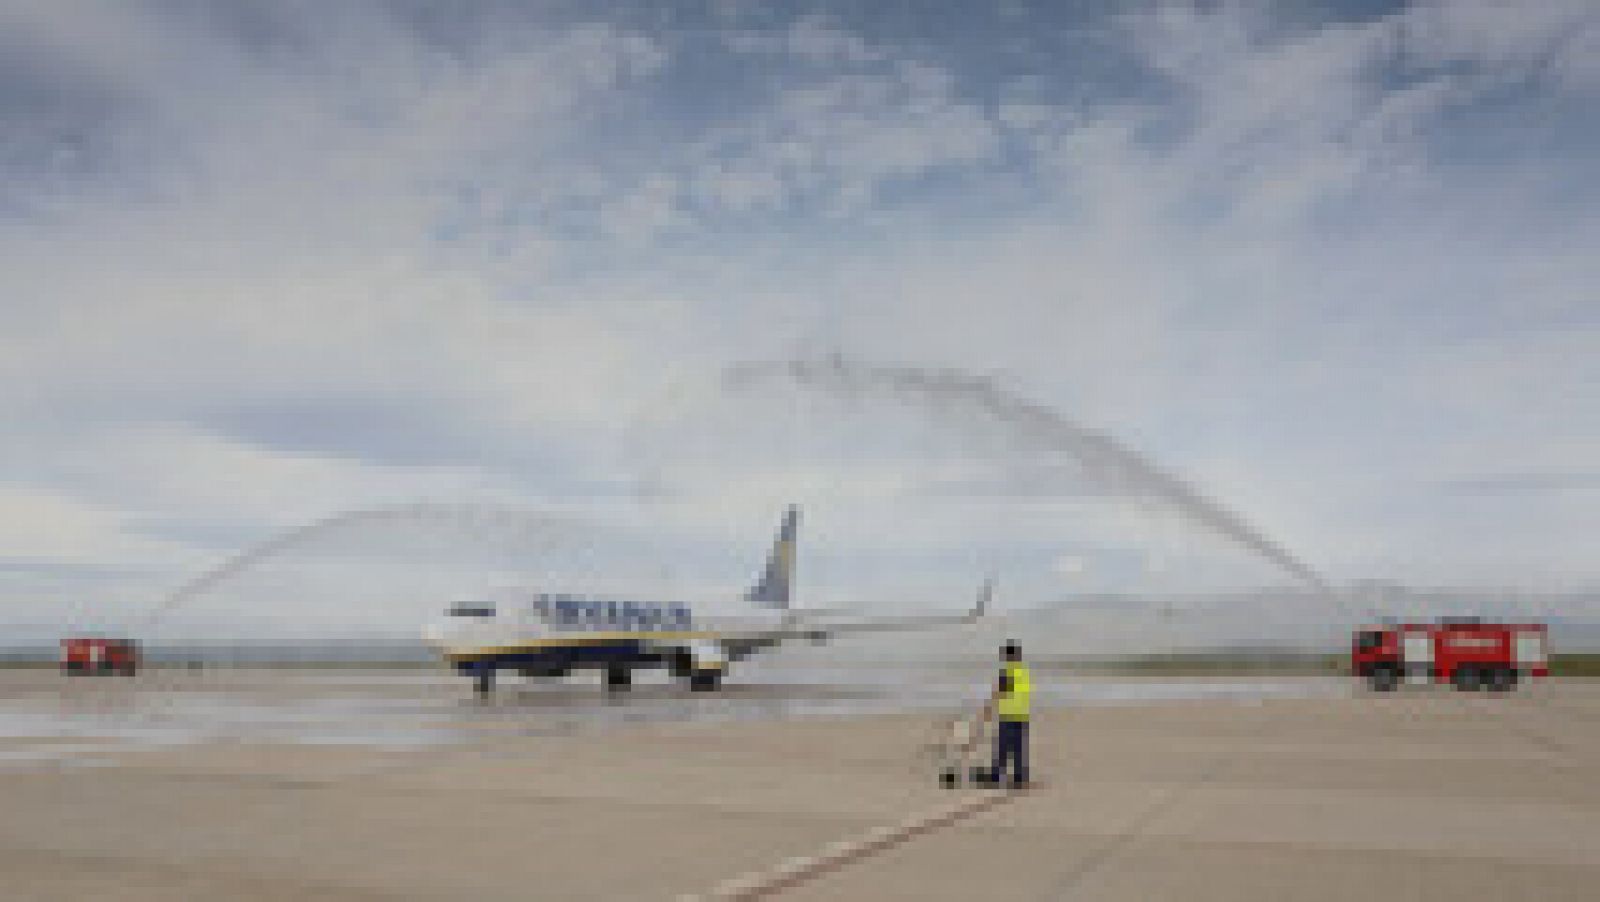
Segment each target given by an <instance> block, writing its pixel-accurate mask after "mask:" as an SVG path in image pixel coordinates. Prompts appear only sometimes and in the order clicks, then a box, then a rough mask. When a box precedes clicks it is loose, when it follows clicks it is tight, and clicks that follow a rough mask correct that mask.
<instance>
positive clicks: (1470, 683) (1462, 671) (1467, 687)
mask: <svg viewBox="0 0 1600 902" xmlns="http://www.w3.org/2000/svg"><path fill="white" fill-rule="evenodd" d="M1450 682H1452V683H1454V684H1455V687H1456V688H1457V689H1459V690H1461V691H1462V692H1476V691H1477V690H1479V689H1482V688H1483V675H1482V674H1480V673H1479V672H1478V668H1476V667H1457V668H1456V672H1455V673H1453V674H1451V675H1450Z"/></svg>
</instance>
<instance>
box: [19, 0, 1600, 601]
mask: <svg viewBox="0 0 1600 902" xmlns="http://www.w3.org/2000/svg"><path fill="white" fill-rule="evenodd" d="M1597 101H1600V7H1596V6H1595V5H1594V4H1593V3H1590V2H1585V0H1572V2H1567V0H1544V2H1540V3H1533V4H1501V3H1491V2H1478V0H1455V2H1417V3H1378V2H1360V3H1337V2H1280V3H1228V2H1208V3H1200V4H1194V5H1190V4H1167V3H1148V4H1141V3H1111V2H1103V3H1102V2H1082V3H1072V4H1064V3H1024V2H1009V3H997V4H993V5H991V4H933V3H918V2H883V3H872V4H858V3H755V2H720V3H718V2H706V3H644V4H638V5H633V4H600V3H556V2H552V3H494V2H486V3H479V4H460V3H430V2H389V3H384V2H345V3H338V4H324V3H313V2H250V0H236V2H227V3H206V2H165V3H163V2H152V3H98V2H91V0H84V2H75V3H70V4H63V3H57V2H46V0H39V2H23V0H0V273H4V281H3V283H0V286H3V294H0V379H3V380H4V382H5V384H6V386H7V389H6V390H5V391H4V392H0V622H6V621H8V620H9V621H11V622H14V623H35V624H40V623H53V622H59V621H60V620H62V619H70V618H74V617H76V618H89V619H94V618H96V617H102V616H104V612H106V611H113V612H122V613H127V612H132V611H137V610H142V609H144V608H148V607H150V606H152V605H156V604H158V603H159V602H160V600H161V599H163V598H165V597H167V596H168V594H169V593H171V592H173V591H174V590H176V589H177V588H178V587H180V586H182V585H183V584H184V583H185V582H186V581H189V580H192V579H194V578H196V577H197V576H199V575H200V574H203V573H205V572H206V571H207V570H208V569H209V568H212V567H215V566H216V565H218V564H219V563H220V562H222V561H225V560H226V559H228V558H229V557H230V556H231V555H235V554H238V553H240V552H241V551H244V550H245V549H248V548H249V547H251V546H252V545H254V544H256V543H259V542H263V541H267V540H270V539H272V538H273V537H274V536H278V535H281V534H282V533H284V532H285V531H289V530H295V529H300V528H303V527H304V526H305V525H306V524H308V523H314V522H316V521H318V520H319V519H321V518H327V517H337V516H338V515H339V514H340V512H347V511H351V510H374V509H384V510H391V511H392V510H394V509H396V508H407V506H409V508H408V509H409V510H411V511H412V512H413V514H415V516H414V517H412V520H411V521H406V518H405V516H404V515H396V516H387V517H384V516H376V517H371V518H367V519H365V520H363V519H362V518H360V517H357V518H355V519H356V521H357V527H358V528H351V527H350V526H349V523H350V520H349V518H346V520H343V521H338V522H339V523H341V524H343V525H337V526H336V527H334V528H330V529H326V530H322V531H321V532H318V531H316V530H313V531H312V539H313V540H314V541H310V542H307V543H306V544H305V545H304V546H301V547H299V549H298V553H299V555H300V556H299V557H296V556H295V555H294V554H290V555H287V556H285V557H284V558H283V559H282V560H280V561H278V563H277V565H276V566H278V568H279V571H281V572H279V574H278V576H276V577H273V578H270V579H269V578H267V577H266V576H261V577H260V578H259V579H257V580H256V583H257V584H256V585H255V586H254V588H251V589H248V590H246V589H245V588H243V587H238V588H235V589H230V588H229V587H227V586H222V587H220V588H219V589H218V594H219V595H227V594H228V592H229V591H234V592H235V593H236V594H237V596H238V597H239V598H241V599H243V598H249V599H251V602H250V603H251V604H258V603H259V600H260V599H263V598H270V599H271V600H272V601H273V605H272V606H271V610H274V611H285V610H303V609H305V607H306V606H307V605H312V604H313V602H309V601H303V599H308V598H312V597H316V598H317V599H319V600H317V601H316V602H315V603H314V604H315V605H316V606H319V607H322V608H326V607H327V606H329V605H330V604H337V602H336V601H329V598H335V599H336V598H337V597H338V596H339V591H342V590H338V591H335V590H330V589H329V587H330V586H334V585H340V586H350V585H359V586H363V587H365V588H366V590H367V591H368V593H369V594H371V593H374V592H378V590H377V589H374V588H373V587H375V586H381V587H383V589H382V592H397V591H398V589H397V587H406V588H410V589H413V590H416V591H419V592H422V593H423V594H427V595H429V596H430V597H433V595H434V594H435V593H439V594H444V593H453V592H456V591H457V590H462V591H475V590H476V589H477V588H479V587H481V586H484V585H487V584H489V583H491V582H497V581H498V582H516V581H519V580H525V579H526V578H527V577H528V576H529V574H534V575H538V574H540V573H543V574H545V575H546V576H549V575H550V574H555V573H557V572H558V571H562V570H565V571H571V572H578V571H581V573H579V575H582V576H586V577H587V578H589V579H590V580H591V581H592V580H594V579H599V578H600V577H602V576H606V575H614V574H616V573H618V572H622V571H627V572H628V573H630V574H631V575H632V577H637V579H634V582H633V583H628V585H630V586H632V585H634V584H635V583H638V582H639V581H642V580H645V579H646V578H647V577H650V576H652V575H654V576H657V577H659V576H662V575H663V574H665V575H666V576H667V577H668V581H669V582H673V581H675V582H676V583H677V584H678V587H679V588H685V587H689V586H691V585H692V586H695V587H701V586H716V587H730V588H732V587H736V585H737V584H738V583H739V582H740V581H742V580H744V579H745V578H746V577H747V576H749V575H750V574H753V572H754V570H755V569H756V566H757V563H758V560H759V556H760V554H761V551H762V549H763V547H764V544H765V542H766V540H767V536H768V535H769V533H770V530H771V529H772V528H773V527H774V526H775V524H776V521H777V519H778V513H779V510H780V508H781V506H782V505H783V504H785V503H789V502H800V503H803V504H804V505H805V508H806V517H807V521H806V522H807V529H808V532H807V533H806V535H807V536H808V538H809V541H811V542H812V544H811V545H810V546H807V547H808V548H809V549H810V553H811V554H812V557H811V558H809V559H807V558H802V560H803V561H806V560H809V562H810V564H809V565H810V566H811V569H810V570H809V571H806V572H807V575H808V576H809V578H810V579H811V580H812V585H813V586H815V587H817V588H818V590H819V591H818V592H817V594H818V595H820V596H827V597H842V598H848V599H853V600H863V599H873V598H879V597H888V596H896V597H906V598H913V597H914V598H924V597H934V596H936V597H937V598H938V599H939V600H940V601H941V602H942V601H944V600H945V599H948V600H949V603H951V604H959V603H962V602H963V600H964V599H965V597H966V596H967V593H968V592H969V588H970V586H972V585H975V584H976V582H977V580H978V579H979V578H980V577H981V573H982V572H984V571H996V572H998V573H1000V574H1001V575H1002V578H1003V579H1005V578H1010V579H1011V581H1012V585H1014V586H1018V587H1021V588H1020V589H1019V590H1018V593H1017V594H1018V596H1019V597H1022V598H1024V599H1031V600H1047V599H1051V598H1056V597H1062V596H1070V595H1071V594H1073V593H1075V592H1089V591H1143V592H1168V593H1171V592H1183V591H1187V590H1201V589H1205V590H1217V589H1224V588H1228V587H1258V586H1263V585H1274V584H1281V585H1292V584H1294V583H1295V580H1294V578H1293V577H1291V576H1290V575H1288V574H1287V573H1285V572H1284V571H1283V570H1282V569H1281V568H1279V567H1277V566H1274V565H1272V564H1271V563H1270V562H1268V561H1266V560H1264V559H1263V558H1261V557H1260V556H1259V555H1257V554H1254V553H1252V552H1250V551H1249V550H1248V549H1245V548H1243V547H1241V546H1240V544H1239V543H1238V542H1235V541H1231V540H1229V539H1228V538H1227V537H1225V536H1220V535H1218V534H1217V532H1216V530H1215V529H1213V528H1210V527H1208V526H1207V524H1206V523H1204V522H1200V521H1199V520H1197V519H1196V518H1195V517H1194V516H1193V515H1192V514H1188V513H1185V512H1183V511H1182V510H1178V509H1175V508H1174V507H1173V506H1172V505H1170V504H1168V503H1166V502H1167V501H1169V500H1170V499H1164V498H1163V497H1161V496H1160V493H1155V494H1151V493H1150V492H1148V491H1144V490H1142V489H1139V488H1138V487H1137V486H1131V485H1130V484H1128V482H1127V481H1126V480H1119V479H1117V478H1115V474H1111V476H1110V477H1108V476H1107V474H1106V473H1105V472H1100V471H1097V470H1096V469H1095V467H1094V466H1091V465H1087V464H1086V463H1085V461H1084V460H1082V459H1081V458H1080V457H1075V456H1074V455H1073V454H1072V453H1071V452H1070V449H1066V448H1063V447H1057V446H1056V445H1053V444H1052V441H1053V439H1050V438H1049V437H1048V436H1045V437H1043V438H1041V437H1040V434H1033V435H1031V437H1030V435H1029V434H1025V433H1026V430H1025V429H1022V427H1019V426H1018V425H1017V424H1016V423H1015V422H1006V421H1002V420H1001V419H996V418H995V417H994V416H991V415H989V414H985V413H984V412H983V411H979V410H975V409H973V408H972V406H971V405H970V404H967V403H965V402H962V401H959V400H954V401H952V400H950V399H948V398H941V397H937V396H935V395H937V393H934V394H933V395H930V394H928V393H926V392H924V393H921V394H916V395H915V396H910V395H907V394H906V393H905V392H897V391H894V390H890V389H884V390H882V391H878V390H865V391H856V390H852V391H848V392H847V391H840V390H838V389H837V386H834V387H832V388H830V387H828V386H821V387H818V386H817V385H803V384H800V382H799V381H797V380H794V379H788V378H785V377H783V376H782V373H783V372H784V370H783V367H781V366H779V367H776V368H769V370H768V371H767V372H769V373H776V374H777V375H771V376H769V377H768V378H766V379H765V380H764V381H762V382H760V384H756V385H753V386H752V385H748V384H743V385H737V386H735V385H731V384H730V383H729V381H728V379H727V378H726V374H727V371H728V368H729V367H735V366H737V365H739V364H744V363H751V362H755V363H761V362H768V363H771V362H777V363H780V364H781V363H782V362H785V361H795V360H799V361H813V362H815V361H831V362H832V364H830V365H835V366H836V369H837V368H843V369H846V370H848V371H850V372H853V373H855V374H857V375H861V374H864V373H874V372H876V373H882V372H885V371H891V370H892V371H897V372H929V373H934V372H937V373H944V374H946V375H947V376H951V378H953V379H957V381H960V380H979V381H985V383H986V384H988V385H991V386H994V387H995V388H996V390H998V391H1001V392H1003V393H1004V394H1005V395H1006V397H1013V398H1016V399H1020V400H1021V401H1022V402H1025V403H1027V404H1032V405H1037V406H1038V407H1039V408H1041V409H1047V410H1049V411H1050V412H1051V415H1052V416H1054V417H1057V418H1059V419H1060V420H1061V421H1062V422H1065V423H1068V424H1070V425H1071V427H1072V428H1074V429H1078V430H1081V431H1082V432H1083V433H1086V434H1092V435H1095V436H1100V437H1103V438H1106V439H1109V440H1111V441H1114V442H1115V443H1116V444H1117V445H1118V447H1120V448H1124V449H1126V450H1127V451H1128V452H1129V453H1130V454H1134V455H1137V456H1138V458H1139V459H1140V460H1142V461H1145V462H1148V463H1149V464H1150V465H1151V466H1152V467H1154V468H1155V469H1156V470H1158V471H1160V472H1161V473H1164V474H1167V475H1170V476H1171V477H1172V478H1173V479H1175V480H1178V481H1180V482H1181V483H1182V484H1184V485H1186V486H1188V487H1191V488H1192V489H1193V490H1194V491H1195V492H1196V493H1197V494H1198V495H1199V496H1203V497H1204V498H1206V499H1208V500H1209V501H1210V502H1212V503H1214V505H1215V506H1216V507H1217V508H1218V509H1221V510H1225V511H1226V512H1227V513H1228V514H1229V516H1232V517H1235V518H1237V519H1238V520H1239V521H1240V522H1243V523H1247V524H1249V527H1250V528H1251V529H1252V530H1254V531H1255V532H1256V533H1257V534H1259V535H1260V536H1261V537H1263V538H1264V539H1265V540H1267V541H1269V542H1270V543H1271V544H1272V545H1273V546H1274V547H1278V548H1282V549H1284V550H1286V551H1288V552H1289V553H1291V554H1292V555H1293V556H1295V557H1296V558H1297V559H1298V560H1300V561H1303V562H1304V563H1306V564H1307V566H1309V567H1311V568H1313V569H1315V570H1316V571H1318V572H1320V573H1321V574H1322V575H1323V576H1325V577H1326V578H1327V579H1328V580H1329V581H1330V582H1332V583H1334V584H1336V585H1342V584H1345V583H1349V582H1352V581H1357V580H1392V581H1396V582H1402V583H1408V584H1417V585H1455V586H1472V587H1480V588H1482V587H1516V588H1518V589H1519V590H1527V591H1557V590H1573V589H1589V590H1592V589H1594V588H1595V587H1596V586H1600V557H1597V556H1596V555H1595V554H1594V553H1593V548H1594V541H1593V537H1594V536H1595V535H1596V534H1597V533H1600V514H1597V510H1600V363H1597V360H1600V353H1597V352H1600V297H1597V295H1596V288H1595V286H1596V285H1600V215H1597V212H1596V211H1600V178H1597V176H1600V162H1597V161H1600V104H1597ZM869 381H870V380H869ZM947 381H948V380H947ZM869 388H870V387H869ZM417 505H424V507H421V508H419V507H417ZM427 505H432V507H427ZM473 505H478V507H473ZM1202 519H1203V518H1202ZM374 523H382V524H385V525H384V526H383V528H378V527H375V526H373V524H374ZM362 524H365V525H362ZM441 524H445V525H443V526H442V525H441ZM463 524H465V525H463ZM400 527H406V528H405V529H402V528H400ZM363 529H368V530H372V531H375V532H374V534H373V535H363V534H362V530H363ZM406 529H410V530H411V532H410V533H408V534H406V535H400V533H405V532H406ZM554 533H561V534H562V535H563V538H561V539H560V541H559V543H558V544H560V545H561V546H562V550H560V551H559V553H557V552H552V551H550V550H549V549H550V547H551V546H550V545H549V543H550V542H553V541H555V540H553V539H549V538H548V536H550V535H552V534H554ZM534 535H538V536H544V537H545V538H535V539H530V538H529V536H534ZM580 536H581V537H583V538H581V539H580V538H575V537H580ZM590 538H592V539H593V541H590ZM323 540H327V541H326V542H325V543H324V545H326V547H322V546H319V545H318V543H319V542H323ZM649 541H653V542H654V543H655V544H654V545H649V547H650V548H653V549H654V550H653V551H640V550H639V549H640V548H641V547H644V546H641V545H640V543H641V542H645V543H646V544H647V545H648V543H649ZM541 542H543V543H546V544H544V545H541V544H540V543H541ZM447 546H448V548H447ZM607 548H610V549H612V550H610V551H608V550H607ZM330 549H332V550H330ZM486 549H487V550H486ZM291 550H293V549H291ZM340 553H343V554H344V555H345V557H346V558H347V559H346V560H344V561H343V562H342V563H340V562H339V561H336V560H334V558H337V557H338V556H339V554H340ZM803 553H805V552H803ZM541 555H544V556H545V557H552V556H553V557H554V558H559V559H560V560H559V561H558V562H557V563H558V564H559V566H558V565H557V564H551V563H550V562H549V561H545V560H540V559H539V558H540V556H541ZM562 562H564V563H562ZM340 567H342V570H340V572H341V573H342V574H343V575H342V576H341V577H339V579H340V580H344V582H338V581H337V580H334V578H333V577H322V576H317V577H313V576H311V575H310V574H317V573H324V572H326V571H328V570H329V569H330V568H333V569H338V568H340ZM380 567H381V568H384V569H383V573H384V574H385V575H384V576H383V577H382V578H381V579H380V578H379V577H378V576H376V575H374V574H376V573H377V572H378V570H377V568H380ZM568 575H570V573H569V574H568ZM632 577H630V578H632ZM551 578H553V577H551ZM275 579H279V580H288V582H282V581H279V582H274V580H275ZM297 579H298V580H300V582H295V580H297ZM306 580H313V581H315V580H322V581H321V582H320V583H318V585H319V586H321V587H322V592H321V594H320V595H319V594H317V593H315V592H310V591H309V590H307V589H306V588H305V581H306ZM622 582H623V583H627V582H628V581H627V580H623V581H622ZM424 589H425V591H423V590H424ZM378 594H382V593H381V592H380V593H378ZM429 603H430V604H431V601H430V602H429ZM297 605H298V606H299V607H297ZM258 610H259V608H258ZM96 612H99V613H96ZM362 616H366V615H362Z"/></svg>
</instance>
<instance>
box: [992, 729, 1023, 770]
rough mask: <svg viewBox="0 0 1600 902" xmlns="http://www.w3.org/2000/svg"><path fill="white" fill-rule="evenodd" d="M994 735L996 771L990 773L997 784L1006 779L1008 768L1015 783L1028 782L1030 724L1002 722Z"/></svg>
mask: <svg viewBox="0 0 1600 902" xmlns="http://www.w3.org/2000/svg"><path fill="white" fill-rule="evenodd" d="M996 726H997V729H996V731H995V734H994V769H993V770H992V771H991V772H990V775H991V776H992V777H993V779H994V781H995V782H996V783H999V782H1000V781H1001V780H1003V779H1004V778H1005V775H1006V766H1007V763H1008V762H1009V764H1010V768H1011V781H1012V782H1013V783H1026V782H1028V722H1027V721H1025V720H1001V721H999V722H998V724H996Z"/></svg>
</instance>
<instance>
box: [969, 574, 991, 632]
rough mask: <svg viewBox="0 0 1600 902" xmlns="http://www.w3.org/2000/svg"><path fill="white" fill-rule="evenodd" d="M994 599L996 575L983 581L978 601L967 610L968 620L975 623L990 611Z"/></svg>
mask: <svg viewBox="0 0 1600 902" xmlns="http://www.w3.org/2000/svg"><path fill="white" fill-rule="evenodd" d="M993 599H994V577H992V576H991V577H989V578H988V579H986V580H984V581H983V588H981V589H979V590H978V601H977V603H976V604H974V605H973V606H972V610H970V611H968V612H967V622H969V623H973V622H976V621H978V620H980V619H981V618H983V616H984V615H986V614H988V613H989V602H990V601H992V600H993Z"/></svg>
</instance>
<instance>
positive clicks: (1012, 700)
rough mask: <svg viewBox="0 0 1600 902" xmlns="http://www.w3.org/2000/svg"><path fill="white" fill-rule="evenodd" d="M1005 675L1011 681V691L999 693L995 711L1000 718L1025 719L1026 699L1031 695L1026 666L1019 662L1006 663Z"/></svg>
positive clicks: (1026, 714)
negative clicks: (998, 702) (998, 701)
mask: <svg viewBox="0 0 1600 902" xmlns="http://www.w3.org/2000/svg"><path fill="white" fill-rule="evenodd" d="M1006 676H1007V677H1008V678H1009V679H1010V681H1011V691H1010V692H1005V693H1001V695H1000V704H999V705H998V706H996V713H997V714H999V715H1000V719H1001V720H1027V719H1028V700H1029V699H1030V698H1031V697H1032V696H1033V681H1032V680H1030V679H1029V678H1028V668H1027V666H1026V665H1024V664H1022V663H1020V662H1010V663H1008V664H1006Z"/></svg>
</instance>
